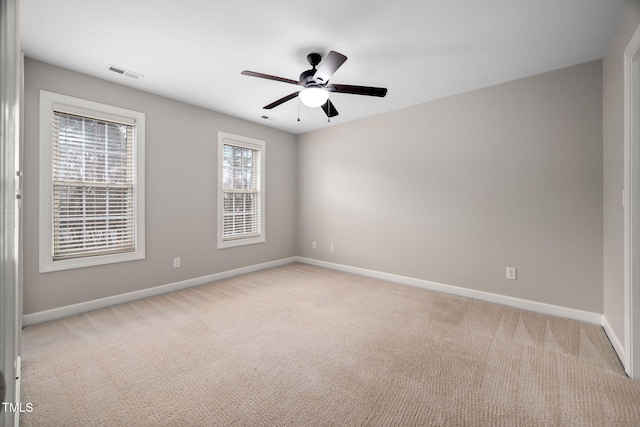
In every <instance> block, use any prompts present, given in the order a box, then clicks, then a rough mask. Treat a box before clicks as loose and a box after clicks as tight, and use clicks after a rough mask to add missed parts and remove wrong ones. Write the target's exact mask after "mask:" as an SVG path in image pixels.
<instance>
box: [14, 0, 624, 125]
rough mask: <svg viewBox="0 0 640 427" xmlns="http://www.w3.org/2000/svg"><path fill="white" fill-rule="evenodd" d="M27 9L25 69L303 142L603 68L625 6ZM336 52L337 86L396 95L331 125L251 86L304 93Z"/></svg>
mask: <svg viewBox="0 0 640 427" xmlns="http://www.w3.org/2000/svg"><path fill="white" fill-rule="evenodd" d="M21 4H22V48H23V51H24V52H25V55H26V56H27V57H30V58H33V59H37V60H40V61H44V62H48V63H51V64H54V65H58V66H61V67H64V68H68V69H71V70H74V71H78V72H81V73H85V74H88V75H92V76H95V77H99V78H102V79H105V80H110V81H114V82H117V83H120V84H123V85H127V86H130V87H133V88H137V89H140V90H144V91H148V92H152V93H156V94H159V95H163V96H166V97H169V98H173V99H177V100H180V101H184V102H187V103H190V104H194V105H198V106H201V107H204V108H208V109H211V110H215V111H218V112H221V113H225V114H229V115H232V116H236V117H240V118H243V119H246V120H250V121H253V122H256V123H261V124H263V125H266V126H271V127H274V128H278V129H282V130H285V131H287V132H291V133H295V134H299V133H304V132H308V131H311V130H315V129H320V128H323V127H326V126H332V125H336V124H339V123H345V122H347V121H350V120H354V119H358V118H362V117H367V116H372V115H375V114H381V113H384V112H388V111H392V110H397V109H400V108H404V107H408V106H411V105H415V104H419V103H423V102H427V101H431V100H434V99H438V98H443V97H446V96H450V95H454V94H457V93H462V92H466V91H470V90H474V89H479V88H482V87H486V86H491V85H495V84H498V83H503V82H506V81H510V80H515V79H518V78H523V77H527V76H531V75H535V74H539V73H543V72H546V71H551V70H555V69H558V68H563V67H567V66H570V65H575V64H579V63H583V62H587V61H591V60H594V59H599V58H602V56H603V55H604V52H605V50H606V47H607V45H608V43H609V40H610V38H611V35H612V34H613V32H614V31H615V28H616V26H617V24H618V21H619V20H620V18H621V15H622V12H623V10H624V6H625V4H626V0H526V1H525V0H483V1H478V0H411V1H409V0H407V1H398V2H390V1H381V0H370V1H363V0H360V1H354V0H340V1H338V0H325V1H323V2H320V3H311V2H300V1H293V0H278V1H277V2H276V1H264V0H263V1H257V0H216V1H213V0H180V1H175V0H109V1H108V2H99V1H88V0H22V2H21ZM330 50H335V51H337V52H340V53H343V54H344V55H346V56H347V57H348V60H347V61H346V62H345V64H344V65H343V66H342V67H341V68H340V69H339V70H338V71H337V72H336V73H335V74H334V76H333V78H332V80H331V82H332V83H341V84H355V85H365V86H383V87H387V88H388V89H389V92H388V95H387V96H386V97H385V98H375V97H365V96H358V95H347V94H338V93H333V94H331V100H332V102H333V103H334V105H335V107H336V108H337V110H338V111H339V113H340V115H339V116H337V117H335V118H333V119H331V123H328V122H327V117H326V116H325V114H324V113H323V111H322V110H321V109H320V108H315V109H311V108H307V107H305V106H303V105H299V103H298V100H297V99H294V100H292V101H289V102H287V103H285V104H283V105H281V106H279V107H277V108H275V109H273V110H264V109H263V108H262V107H263V106H265V105H267V104H269V103H271V102H272V101H275V100H276V99H279V98H281V97H283V96H285V95H287V94H289V93H291V92H293V91H295V90H296V86H293V85H289V84H286V83H281V82H276V81H269V80H262V79H257V78H254V77H247V76H241V75H240V72H241V71H242V70H245V69H247V70H252V71H258V72H261V73H266V74H272V75H277V76H282V77H286V78H289V79H294V80H297V79H298V77H299V75H300V73H301V72H302V71H304V70H306V69H308V68H310V67H309V64H308V63H307V61H306V56H307V54H308V53H310V52H320V53H323V54H326V53H327V52H329V51H330ZM108 64H112V65H116V66H118V67H121V68H123V69H126V70H130V71H133V72H135V73H139V74H142V75H143V77H142V78H140V79H137V80H136V79H133V78H130V77H125V76H122V75H119V74H116V73H113V72H110V71H108V70H107V65H108ZM298 110H299V115H300V119H301V120H300V121H298V120H297V117H298ZM263 115H266V116H268V119H263V118H261V116H263Z"/></svg>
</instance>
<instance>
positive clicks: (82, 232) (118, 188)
mask: <svg viewBox="0 0 640 427" xmlns="http://www.w3.org/2000/svg"><path fill="white" fill-rule="evenodd" d="M52 144H53V146H52V154H53V159H52V162H53V164H52V166H53V168H52V172H53V218H52V226H53V259H54V260H62V259H72V258H81V257H88V256H96V255H107V254H115V253H124V252H133V251H134V250H135V231H136V230H135V192H134V182H135V168H134V165H135V162H134V148H135V147H134V144H135V126H134V125H132V124H130V123H119V122H116V121H110V120H103V119H98V118H94V117H86V116H82V115H77V114H72V113H69V112H64V111H55V110H54V112H53V141H52Z"/></svg>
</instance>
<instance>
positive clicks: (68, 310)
mask: <svg viewBox="0 0 640 427" xmlns="http://www.w3.org/2000/svg"><path fill="white" fill-rule="evenodd" d="M295 261H296V257H291V258H282V259H279V260H276V261H269V262H265V263H262V264H256V265H250V266H248V267H242V268H237V269H234V270H228V271H222V272H220V273H214V274H209V275H207V276H202V277H196V278H194V279H188V280H183V281H181V282H175V283H169V284H167V285H161V286H155V287H153V288H148V289H141V290H139V291H134V292H128V293H126V294H120V295H114V296H111V297H106V298H100V299H96V300H92V301H86V302H81V303H78V304H72V305H67V306H64V307H59V308H53V309H51V310H44V311H39V312H36V313H30V314H25V315H24V316H22V326H23V327H25V326H29V325H34V324H36V323H42V322H48V321H50V320H55V319H60V318H63V317H67V316H72V315H74V314H80V313H85V312H87V311H91V310H97V309H99V308H104V307H109V306H112V305H116V304H122V303H125V302H130V301H135V300H138V299H142V298H148V297H152V296H156V295H161V294H166V293H167V292H172V291H178V290H180V289H186V288H191V287H193V286H200V285H205V284H207V283H211V282H215V281H217V280H222V279H228V278H229V277H234V276H239V275H241V274H246V273H253V272H254V271H259V270H264V269H267V268H272V267H278V266H280V265H285V264H290V263H292V262H295Z"/></svg>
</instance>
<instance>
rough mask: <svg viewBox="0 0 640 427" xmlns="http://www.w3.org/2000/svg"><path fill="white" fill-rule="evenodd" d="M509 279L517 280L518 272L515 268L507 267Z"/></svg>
mask: <svg viewBox="0 0 640 427" xmlns="http://www.w3.org/2000/svg"><path fill="white" fill-rule="evenodd" d="M507 279H509V280H517V270H516V268H515V267H507Z"/></svg>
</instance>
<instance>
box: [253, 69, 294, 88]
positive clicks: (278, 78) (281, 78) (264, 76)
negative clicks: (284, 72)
mask: <svg viewBox="0 0 640 427" xmlns="http://www.w3.org/2000/svg"><path fill="white" fill-rule="evenodd" d="M240 74H242V75H243V76H251V77H259V78H261V79H267V80H275V81H278V82H284V83H291V84H292V85H302V83H301V82H299V81H297V80H291V79H285V78H284V77H278V76H271V75H269V74H262V73H256V72H255V71H248V70H244V71H243V72H241V73H240Z"/></svg>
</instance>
